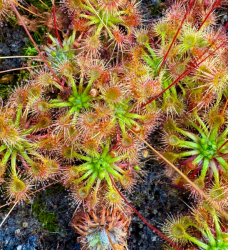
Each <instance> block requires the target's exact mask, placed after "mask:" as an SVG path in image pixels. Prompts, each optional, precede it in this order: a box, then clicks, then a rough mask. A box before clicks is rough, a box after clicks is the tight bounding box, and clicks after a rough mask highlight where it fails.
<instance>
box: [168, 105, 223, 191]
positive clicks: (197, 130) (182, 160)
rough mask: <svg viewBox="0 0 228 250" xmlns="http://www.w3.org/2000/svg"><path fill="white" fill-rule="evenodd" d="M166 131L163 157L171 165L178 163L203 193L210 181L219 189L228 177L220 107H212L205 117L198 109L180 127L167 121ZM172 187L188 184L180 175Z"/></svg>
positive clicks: (175, 178)
mask: <svg viewBox="0 0 228 250" xmlns="http://www.w3.org/2000/svg"><path fill="white" fill-rule="evenodd" d="M183 125H184V127H183ZM164 130H165V131H164V132H165V133H164V140H163V142H164V145H165V146H166V150H165V151H166V152H164V156H165V157H166V158H167V159H168V160H169V161H170V162H179V166H180V168H181V169H182V171H183V173H184V174H185V175H186V176H188V177H189V178H190V179H192V180H194V182H195V184H196V185H197V186H198V187H199V188H201V189H204V188H205V186H206V183H208V182H211V181H214V182H215V187H216V188H219V187H220V181H221V179H223V178H226V176H227V174H228V172H227V171H228V163H227V157H226V155H227V153H228V150H227V134H228V128H227V127H226V114H225V115H224V114H222V111H221V110H220V109H219V107H211V108H210V110H208V112H207V114H204V115H202V113H199V114H198V112H197V110H196V109H195V110H194V111H193V112H192V114H191V117H190V118H187V119H185V121H184V123H183V124H182V125H181V126H179V125H178V123H176V122H174V121H173V120H171V119H168V120H167V122H166V123H165V125H164ZM170 149H172V151H170ZM173 183H174V184H176V185H181V186H182V185H185V184H186V183H185V181H184V180H183V179H182V178H181V177H179V176H177V175H176V176H175V177H174V178H173Z"/></svg>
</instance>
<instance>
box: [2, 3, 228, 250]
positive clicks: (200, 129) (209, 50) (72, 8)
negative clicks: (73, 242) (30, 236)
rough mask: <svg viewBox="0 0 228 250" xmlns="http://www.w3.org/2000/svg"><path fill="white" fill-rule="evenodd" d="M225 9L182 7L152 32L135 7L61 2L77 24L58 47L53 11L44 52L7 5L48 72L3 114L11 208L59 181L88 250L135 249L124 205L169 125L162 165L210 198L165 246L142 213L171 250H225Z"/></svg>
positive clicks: (18, 92)
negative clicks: (219, 15)
mask: <svg viewBox="0 0 228 250" xmlns="http://www.w3.org/2000/svg"><path fill="white" fill-rule="evenodd" d="M0 3H1V2H0ZM2 3H4V4H5V2H4V1H3V2H2ZM7 4H8V3H7ZM49 4H50V3H49ZM222 4H223V2H221V1H200V0H195V1H193V0H191V1H176V2H175V3H173V4H172V5H171V6H170V8H168V9H167V11H166V12H165V14H164V17H163V18H161V19H160V20H158V21H157V22H155V23H154V24H152V25H151V26H150V27H145V26H143V17H142V15H141V13H140V8H139V6H140V5H139V3H137V2H134V1H128V0H126V1H105V0H102V1H90V0H83V1H80V0H77V1H75V0H64V1H62V2H61V9H62V10H63V11H64V12H67V14H68V16H69V20H70V26H69V29H68V31H67V32H65V33H64V36H63V37H61V36H60V35H61V34H59V31H58V30H59V28H58V26H59V19H58V20H57V19H56V15H57V12H56V9H55V7H56V6H55V2H54V1H52V15H53V26H54V28H55V31H56V36H57V37H56V38H55V35H54V34H48V35H47V40H46V44H45V45H44V46H42V47H40V48H38V47H37V44H36V43H35V41H34V39H33V38H32V36H31V35H30V33H29V31H28V28H27V27H26V22H25V21H26V20H25V19H23V18H22V17H21V15H20V14H19V12H18V11H17V9H16V8H15V6H14V1H12V0H9V6H11V8H12V9H11V11H12V10H14V11H15V13H16V14H17V17H18V19H19V22H20V24H21V25H23V26H24V28H25V30H26V32H27V34H28V35H29V37H30V39H31V42H32V43H33V46H34V48H35V49H36V50H37V52H38V57H39V58H36V59H34V60H36V61H37V62H41V64H40V65H36V66H38V69H36V70H32V71H30V72H31V77H30V79H29V80H27V84H26V85H25V86H22V87H18V88H17V89H15V90H14V92H13V93H12V95H11V96H10V97H9V99H8V100H7V101H6V102H5V103H4V104H3V105H2V108H1V109H0V125H1V126H0V160H1V162H0V177H1V186H2V187H3V190H6V191H5V192H6V193H7V195H8V197H9V199H10V201H13V202H15V203H18V202H20V201H23V200H27V199H28V198H30V195H31V194H32V193H33V192H35V191H34V190H35V189H36V188H37V187H38V185H39V184H42V185H44V186H45V184H46V183H48V182H49V181H50V180H53V179H54V180H55V181H57V182H59V183H61V184H62V185H63V186H64V187H65V188H66V189H69V190H70V192H71V199H72V200H73V204H77V206H75V208H76V207H77V208H76V212H75V215H74V218H73V220H72V223H71V224H72V226H73V227H74V228H75V229H76V230H77V231H78V232H79V234H81V237H80V238H79V241H80V243H81V245H82V249H92V250H95V249H110V250H111V249H114V250H116V249H127V244H126V237H127V235H128V233H127V228H128V226H129V224H130V220H131V212H130V211H129V210H130V208H132V206H131V205H130V204H129V203H128V202H127V200H126V198H125V195H127V193H129V192H131V191H132V189H133V188H134V186H136V185H137V183H138V182H139V181H140V180H141V179H142V178H143V177H144V175H145V170H144V169H145V168H144V166H143V163H142V162H141V160H140V154H141V151H142V149H143V147H144V143H143V142H145V140H146V139H147V138H148V137H149V136H150V134H151V133H152V132H153V131H154V130H155V128H157V127H158V126H160V125H161V124H162V126H163V128H164V130H163V143H164V144H165V149H164V150H163V152H162V155H160V157H163V160H166V162H168V163H169V166H172V163H175V164H176V163H177V164H178V167H179V170H181V171H179V174H173V171H172V170H170V167H167V171H166V172H167V174H169V175H170V176H173V183H174V184H175V185H179V186H182V187H183V186H186V185H187V183H188V184H189V183H192V182H191V181H193V185H195V186H193V188H192V192H193V193H194V194H195V195H196V196H197V195H198V192H199V190H200V191H202V190H204V191H205V192H206V193H205V195H204V196H205V197H209V198H208V199H206V201H205V202H204V203H202V204H200V205H198V207H197V209H195V210H194V212H193V215H191V216H186V217H180V218H178V219H177V220H173V221H170V222H168V223H167V225H166V227H165V233H166V234H167V235H168V237H166V236H165V235H163V234H162V233H161V232H160V231H158V230H157V229H156V228H154V227H153V226H152V225H150V224H149V223H148V222H147V221H146V220H145V219H144V218H143V217H142V216H141V215H140V214H138V215H139V216H140V218H141V219H142V220H143V221H144V222H145V223H147V224H148V225H149V227H150V228H151V229H153V230H155V231H156V232H157V233H158V234H159V235H160V236H161V237H163V239H165V240H166V241H167V242H168V243H169V244H170V245H171V246H172V249H178V250H180V249H182V248H180V247H181V246H182V245H183V246H184V245H187V244H188V242H191V243H193V244H194V247H195V248H194V249H196V247H197V246H199V248H202V249H215V248H216V247H217V248H218V249H225V248H226V247H227V241H226V233H224V232H222V231H224V230H225V229H226V228H227V226H226V222H225V220H224V221H222V222H223V223H224V230H223V229H222V228H223V227H221V226H220V225H219V219H218V214H219V213H218V211H216V208H214V207H217V206H216V205H214V204H217V205H218V204H219V206H220V207H221V205H223V204H224V201H225V200H226V195H225V192H226V185H227V184H226V183H227V182H226V179H227V167H228V165H227V158H226V156H227V153H228V152H227V133H228V129H227V127H226V119H227V118H226V116H227V113H226V105H227V102H226V103H225V102H224V99H225V98H226V97H227V90H226V87H227V59H226V49H227V45H226V42H227V37H226V33H225V28H220V29H218V28H217V20H216V13H215V9H216V8H218V7H221V5H222ZM2 6H3V5H2ZM48 8H49V7H47V9H48ZM0 10H1V5H0ZM59 10H60V8H58V11H59ZM0 14H1V12H0ZM59 16H61V15H59ZM49 17H50V16H49ZM42 62H43V63H42ZM205 111H206V112H205ZM184 113H187V114H185V115H184ZM172 167H173V166H172ZM173 168H174V167H173ZM183 176H184V177H185V178H183ZM208 187H210V189H208ZM123 190H124V191H123ZM32 191H33V192H32ZM212 201H213V202H212ZM125 203H127V207H126V205H125ZM132 209H133V208H132ZM133 210H134V209H133ZM134 211H135V210H134ZM192 228H195V229H196V230H197V231H199V232H198V233H194V235H192V234H191V231H190V229H192ZM199 235H200V236H199ZM199 237H203V238H204V239H203V241H202V239H201V238H200V239H199ZM205 239H206V240H205ZM168 248H169V247H168Z"/></svg>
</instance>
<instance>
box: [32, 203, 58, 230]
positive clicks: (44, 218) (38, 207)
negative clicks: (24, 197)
mask: <svg viewBox="0 0 228 250" xmlns="http://www.w3.org/2000/svg"><path fill="white" fill-rule="evenodd" d="M32 210H33V214H34V217H35V218H37V219H38V220H39V221H40V223H41V224H42V227H43V228H44V229H46V230H48V231H50V232H52V233H53V232H56V231H57V224H58V221H57V218H56V216H55V214H54V213H51V212H47V211H46V210H45V204H44V203H42V202H41V200H39V199H37V200H36V202H34V203H33V205H32Z"/></svg>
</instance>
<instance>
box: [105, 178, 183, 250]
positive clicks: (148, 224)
mask: <svg viewBox="0 0 228 250" xmlns="http://www.w3.org/2000/svg"><path fill="white" fill-rule="evenodd" d="M109 176H110V179H111V181H112V184H113V186H114V187H115V189H116V191H117V192H118V193H119V195H120V196H121V198H122V199H123V200H124V201H125V202H126V204H127V205H128V206H129V207H130V208H131V209H132V210H133V211H134V212H135V213H136V214H137V215H138V216H139V218H140V219H141V220H142V221H143V222H145V223H146V225H147V226H148V227H149V228H150V229H151V230H153V231H154V232H156V233H157V234H158V235H159V236H160V237H162V238H163V239H164V240H165V241H166V242H168V243H169V244H170V245H171V246H172V247H174V248H175V249H176V250H183V248H180V247H178V246H177V245H176V244H175V243H174V242H172V241H171V240H170V239H169V238H168V237H166V236H165V235H164V234H163V233H162V232H161V231H159V230H158V229H157V228H156V227H154V226H152V225H151V224H150V223H149V222H148V221H147V220H146V219H145V218H144V217H143V216H142V215H141V214H140V213H139V212H138V211H137V210H136V209H135V208H134V207H133V206H132V205H131V204H130V203H129V202H128V201H127V200H126V198H125V197H124V196H123V195H122V194H121V192H120V191H119V189H118V188H117V186H116V184H115V182H114V180H113V177H112V175H111V174H109Z"/></svg>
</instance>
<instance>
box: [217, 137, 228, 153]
mask: <svg viewBox="0 0 228 250" xmlns="http://www.w3.org/2000/svg"><path fill="white" fill-rule="evenodd" d="M227 143H228V140H227V141H225V142H224V143H223V144H222V146H221V147H220V148H219V149H218V152H219V151H220V149H221V148H222V147H223V146H225V145H226V144H227Z"/></svg>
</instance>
